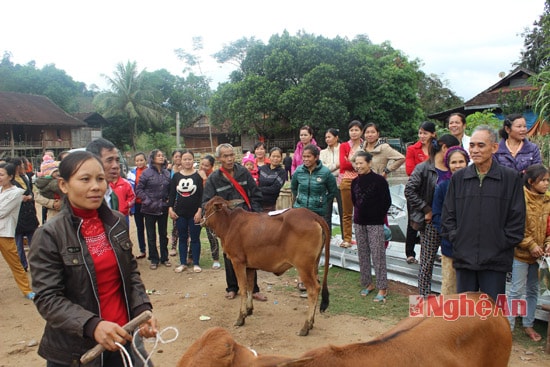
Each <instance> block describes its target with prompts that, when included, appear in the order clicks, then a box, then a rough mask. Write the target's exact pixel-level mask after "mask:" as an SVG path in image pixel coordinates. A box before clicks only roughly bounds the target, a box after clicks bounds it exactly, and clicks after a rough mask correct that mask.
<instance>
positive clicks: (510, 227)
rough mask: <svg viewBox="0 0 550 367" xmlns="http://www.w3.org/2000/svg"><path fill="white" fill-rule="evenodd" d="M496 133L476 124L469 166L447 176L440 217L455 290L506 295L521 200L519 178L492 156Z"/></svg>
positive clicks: (519, 235)
mask: <svg viewBox="0 0 550 367" xmlns="http://www.w3.org/2000/svg"><path fill="white" fill-rule="evenodd" d="M497 139H498V137H497V132H496V131H495V130H494V129H492V128H491V127H489V126H484V125H482V126H478V127H477V128H476V129H475V130H474V133H473V134H472V136H471V138H470V147H469V148H470V156H471V158H472V161H473V164H471V165H469V166H468V167H466V168H463V169H461V170H459V171H457V172H456V173H455V174H454V175H453V177H452V178H451V182H450V184H449V190H448V191H447V195H446V197H445V202H444V204H443V213H442V236H443V237H444V238H446V239H448V240H449V241H450V242H451V243H452V244H453V260H454V262H453V266H454V267H455V269H456V278H457V292H459V293H460V292H467V291H473V292H477V291H481V292H485V293H487V294H488V295H489V296H491V297H492V298H493V299H495V300H496V298H497V296H498V295H499V294H505V289H506V273H507V272H510V271H512V261H513V258H514V247H516V246H517V245H518V244H519V243H520V242H521V240H522V239H523V233H524V230H525V199H524V196H523V189H522V181H521V178H520V176H519V174H518V173H517V172H516V171H514V170H511V169H509V168H507V167H503V166H500V165H499V164H498V163H497V162H496V161H495V160H494V159H493V154H494V153H495V152H496V151H497V149H498V140H497Z"/></svg>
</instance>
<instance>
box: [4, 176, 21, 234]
mask: <svg viewBox="0 0 550 367" xmlns="http://www.w3.org/2000/svg"><path fill="white" fill-rule="evenodd" d="M23 192H25V190H23V189H22V188H20V187H17V186H12V187H10V188H9V189H7V190H4V189H3V188H0V237H6V238H13V237H15V228H16V227H17V218H18V217H19V210H20V209H21V202H22V201H23Z"/></svg>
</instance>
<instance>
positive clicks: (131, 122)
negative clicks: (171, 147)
mask: <svg viewBox="0 0 550 367" xmlns="http://www.w3.org/2000/svg"><path fill="white" fill-rule="evenodd" d="M143 75H144V74H143V72H138V69H137V63H136V62H135V61H134V62H130V61H128V62H127V63H126V65H124V64H122V63H119V64H118V65H117V68H116V70H115V72H114V76H113V77H109V76H105V79H106V80H107V82H108V83H109V85H110V87H111V91H108V92H104V93H100V94H98V95H97V96H96V97H95V98H94V105H95V106H96V107H97V108H98V110H99V111H100V112H101V113H102V114H104V116H105V117H107V118H110V117H114V116H118V115H122V116H124V117H125V118H126V119H127V121H128V127H129V132H130V141H131V146H132V148H133V149H134V150H135V148H136V136H137V132H138V126H139V124H140V123H141V126H142V127H143V128H149V127H151V126H155V125H158V124H159V123H160V122H161V121H162V120H163V117H164V115H165V114H166V110H165V109H164V108H163V107H162V105H161V104H159V103H158V102H157V99H155V93H154V91H153V90H151V89H144V88H142V81H143Z"/></svg>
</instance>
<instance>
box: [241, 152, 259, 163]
mask: <svg viewBox="0 0 550 367" xmlns="http://www.w3.org/2000/svg"><path fill="white" fill-rule="evenodd" d="M248 162H252V164H255V163H256V159H255V158H254V154H251V153H246V154H245V155H244V156H243V161H242V164H243V166H244V165H245V164H246V163H248Z"/></svg>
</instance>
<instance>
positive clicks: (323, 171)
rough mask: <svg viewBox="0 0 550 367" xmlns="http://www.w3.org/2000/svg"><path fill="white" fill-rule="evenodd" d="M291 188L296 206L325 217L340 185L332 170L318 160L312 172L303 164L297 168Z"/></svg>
mask: <svg viewBox="0 0 550 367" xmlns="http://www.w3.org/2000/svg"><path fill="white" fill-rule="evenodd" d="M290 189H291V190H292V195H293V196H294V197H295V198H296V200H295V201H294V206H293V207H294V208H307V209H309V210H311V211H313V212H315V213H317V214H319V215H320V216H322V217H325V216H326V214H327V210H328V205H329V203H332V201H333V200H334V196H335V195H336V190H338V187H337V186H336V179H335V178H334V176H333V175H332V173H331V172H330V170H329V169H328V168H327V167H326V166H323V163H322V162H321V161H320V160H317V167H315V169H314V170H313V172H311V173H310V172H309V169H308V168H306V167H304V165H303V164H301V165H300V166H298V168H296V171H294V174H293V175H292V180H291V181H290Z"/></svg>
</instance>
